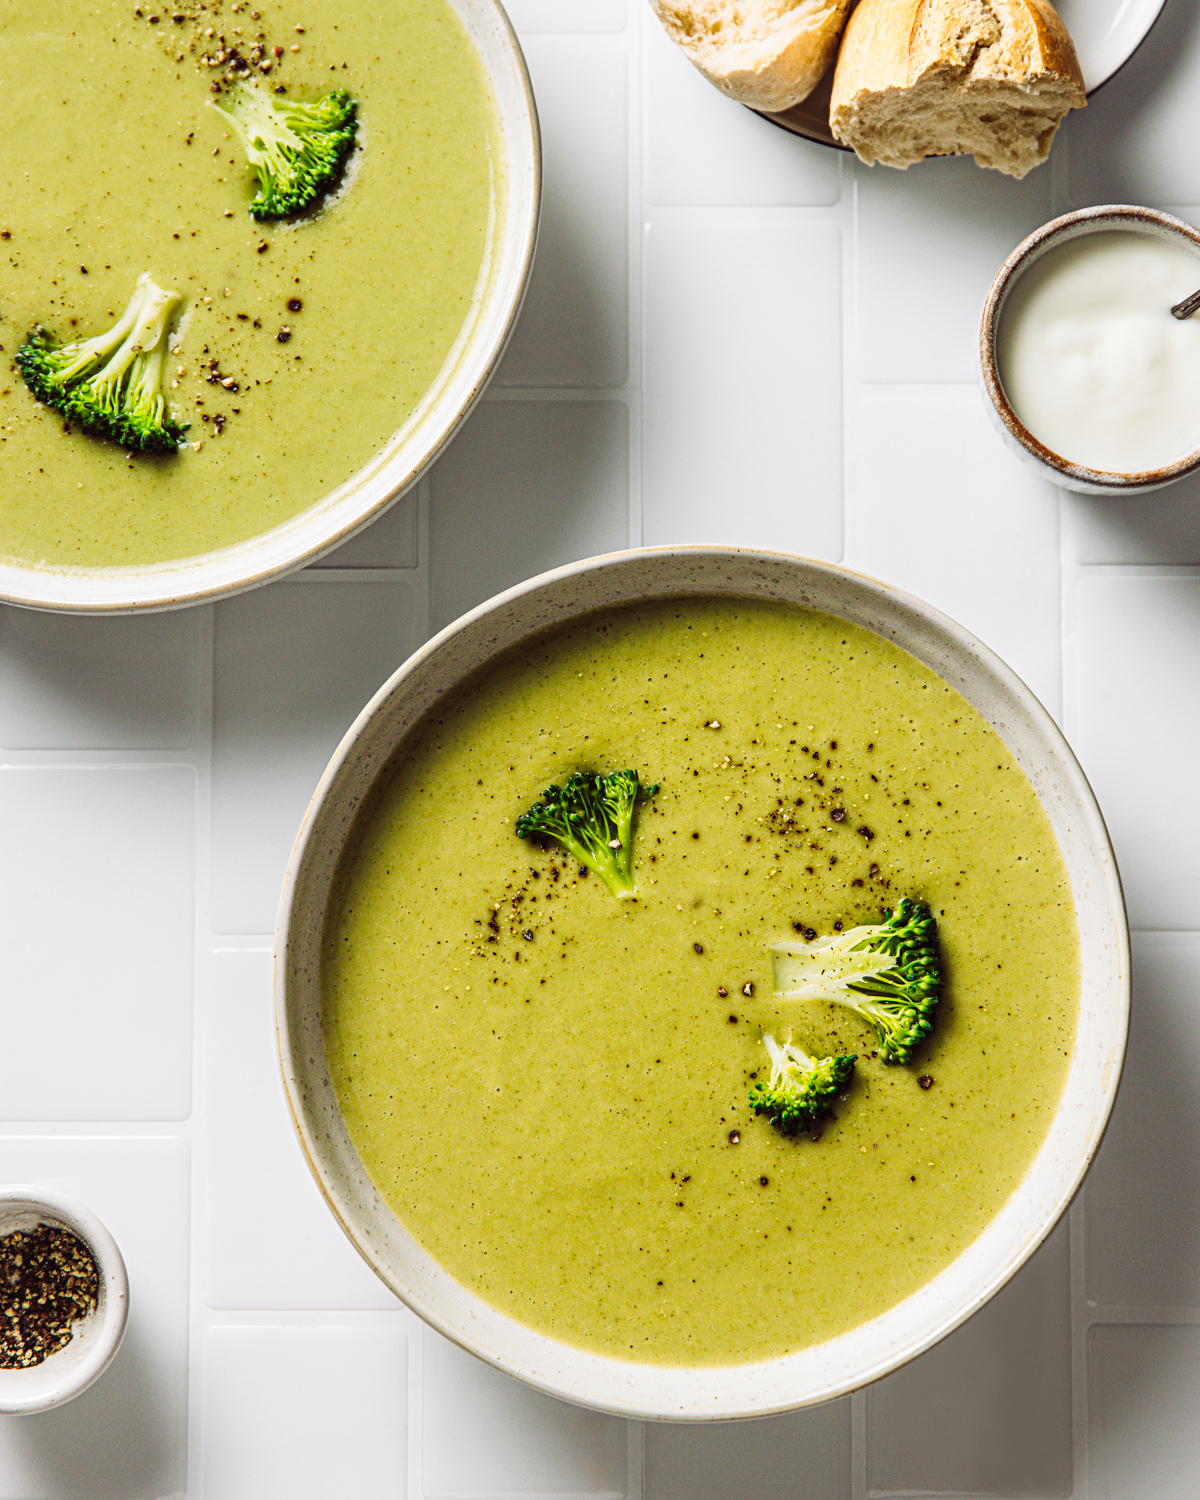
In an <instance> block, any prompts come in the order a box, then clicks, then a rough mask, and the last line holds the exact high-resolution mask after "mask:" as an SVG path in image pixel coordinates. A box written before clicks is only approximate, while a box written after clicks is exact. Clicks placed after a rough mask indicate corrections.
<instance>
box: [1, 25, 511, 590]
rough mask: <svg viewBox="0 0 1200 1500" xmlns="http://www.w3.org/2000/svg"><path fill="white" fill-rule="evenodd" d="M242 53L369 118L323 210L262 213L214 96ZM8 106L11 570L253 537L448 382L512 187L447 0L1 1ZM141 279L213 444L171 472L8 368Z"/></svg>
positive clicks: (196, 424)
mask: <svg viewBox="0 0 1200 1500" xmlns="http://www.w3.org/2000/svg"><path fill="white" fill-rule="evenodd" d="M176 15H178V16H180V17H182V18H183V19H182V20H181V21H179V22H176V21H174V20H173V17H174V16H176ZM151 18H153V20H152V19H151ZM210 31H211V33H212V35H211V36H210V35H209V32H210ZM260 36H261V37H262V38H263V41H262V42H259V41H258V40H257V39H258V38H259V37H260ZM222 39H224V45H222ZM256 45H258V46H259V47H261V48H263V49H265V51H264V53H263V61H265V62H266V63H268V64H269V71H267V72H263V71H262V67H261V64H260V63H259V62H257V61H254V62H252V61H251V59H252V55H254V56H257V55H258V54H254V48H255V46H256ZM234 47H236V48H238V49H239V50H240V53H241V55H243V56H244V57H245V58H246V59H247V62H248V64H250V65H251V66H252V69H253V76H254V78H255V79H256V80H257V82H258V83H259V85H260V86H261V87H262V88H264V89H269V90H274V89H276V88H284V89H286V91H287V97H288V98H289V99H295V100H299V101H312V100H315V99H317V98H319V97H320V96H321V95H322V94H324V93H326V92H327V91H329V90H330V89H333V88H341V89H346V90H348V91H349V92H350V93H351V94H352V95H353V97H354V98H355V99H356V100H357V101H358V107H359V137H358V141H359V149H358V150H356V151H355V153H354V154H353V156H352V158H351V160H350V163H349V167H348V171H347V175H346V179H345V181H344V183H343V184H342V186H341V187H340V188H339V189H338V191H337V192H336V193H334V194H333V195H332V197H331V198H330V199H329V201H328V202H327V203H326V204H325V205H324V207H323V208H322V209H321V210H320V211H318V212H316V213H315V214H312V215H311V216H307V217H305V216H302V217H300V218H298V219H296V220H294V221H274V222H265V223H256V222H255V221H254V220H253V219H252V218H251V217H250V215H249V213H248V211H247V208H248V204H249V202H250V199H251V197H252V196H253V194H254V191H255V182H254V179H253V177H252V175H251V174H250V172H249V171H248V169H247V165H246V158H245V153H244V151H243V150H242V147H241V144H240V142H239V141H238V140H237V139H236V138H235V137H233V136H232V134H231V132H230V127H229V124H228V122H227V121H226V120H225V119H224V118H223V117H222V116H221V115H220V114H218V113H217V111H216V110H214V109H209V108H207V107H206V101H207V100H208V99H210V98H213V97H216V96H215V95H214V94H213V93H212V92H211V89H212V84H213V81H214V80H215V79H220V78H223V77H225V76H227V74H228V56H229V49H232V48H234ZM276 48H278V50H279V55H278V56H276ZM218 56H220V57H224V58H225V59H226V62H225V63H224V64H217V63H215V62H214V64H213V66H211V67H210V66H209V65H208V63H207V62H206V61H205V59H206V58H207V59H215V58H217V57H218ZM0 95H2V96H3V98H4V100H5V122H4V130H3V135H2V139H0V236H3V237H2V238H0V351H2V352H0V361H2V363H0V472H2V473H3V480H4V482H3V484H0V557H3V558H4V559H5V560H8V561H13V562H19V563H24V564H32V565H35V566H37V565H47V566H84V567H97V566H116V565H130V564H143V563H154V562H162V561H165V560H168V559H172V558H184V557H192V556H197V555H200V554H203V553H206V552H209V551H212V550H214V549H218V548H221V547H225V546H228V545H230V544H232V543H235V542H238V541H241V540H243V539H245V538H247V537H251V536H255V535H258V534H259V533H261V532H264V531H267V530H269V529H270V528H271V527H273V526H275V525H277V524H279V523H280V522H282V521H285V520H287V519H288V518H290V517H292V516H295V515H297V514H298V513H299V512H301V511H302V510H305V509H306V508H307V507H309V506H310V505H312V504H313V503H314V502H316V501H318V500H320V499H322V498H323V497H324V496H325V495H327V494H329V493H331V492H332V491H333V490H335V489H336V488H337V487H338V486H339V485H341V484H343V483H344V482H346V481H347V480H349V479H350V478H351V476H352V475H354V474H355V473H356V472H357V471H358V470H360V469H361V468H362V467H363V466H364V465H365V464H367V463H368V461H370V460H371V459H372V458H373V456H374V455H376V454H377V453H379V451H380V450H381V449H382V448H383V447H384V446H385V444H386V443H387V442H388V440H389V439H390V438H391V436H392V435H393V434H394V433H396V432H397V431H398V430H399V429H401V428H402V426H403V425H404V423H405V422H406V421H407V420H408V419H409V418H410V417H411V416H412V414H413V412H414V410H415V409H416V408H417V407H418V405H419V403H420V402H421V400H422V398H423V397H424V396H425V395H426V393H427V392H428V391H429V390H430V388H431V387H433V386H434V384H435V383H436V382H437V380H438V377H439V374H440V372H442V370H443V367H444V366H445V365H446V363H447V360H448V358H449V357H451V351H452V350H453V348H454V346H455V341H456V340H457V339H458V338H459V335H460V333H461V332H462V331H463V329H464V326H465V325H466V324H467V323H468V321H469V320H470V318H471V316H472V312H473V308H474V306H475V302H476V295H477V291H478V290H479V288H480V286H481V280H482V279H485V278H486V271H487V263H488V253H489V246H490V243H491V237H492V234H493V232H494V222H495V214H496V212H497V210H498V207H499V204H500V199H501V198H502V193H503V182H502V167H501V161H500V155H499V148H498V142H499V134H498V124H497V120H496V117H495V111H494V106H493V101H492V98H491V95H490V92H489V87H488V83H487V80H486V77H485V75H484V72H483V67H482V64H481V62H480V60H479V57H478V55H477V53H476V51H475V49H474V47H473V45H472V43H471V42H470V40H469V39H468V37H467V35H466V33H465V31H464V30H463V28H462V25H461V23H460V22H459V21H458V19H457V17H456V16H455V15H454V13H453V12H452V10H451V8H450V6H449V5H448V4H447V3H446V0H386V3H385V4H382V5H378V6H376V5H344V4H341V3H339V0H262V3H256V4H254V5H253V7H252V6H251V5H250V4H248V3H242V0H186V3H182V4H181V5H180V6H179V7H166V8H165V9H163V8H156V7H154V6H142V7H140V8H137V9H135V4H134V0H71V3H70V4H61V5H51V6H47V5H46V4H45V3H44V0H5V3H4V4H3V6H0ZM143 271H148V272H150V274H151V275H152V276H153V277H154V279H155V280H156V281H157V282H158V284H159V285H160V286H163V287H172V288H174V289H175V290H177V291H179V292H180V293H182V295H183V296H184V298H185V300H186V308H185V310H184V312H183V321H182V324H181V329H180V333H181V338H180V344H179V348H178V351H177V354H176V356H173V357H172V359H171V361H170V378H169V380H168V382H167V386H168V389H167V395H168V396H169V398H170V400H171V403H172V405H173V407H174V410H175V413H176V415H177V416H178V417H179V418H180V419H182V420H185V421H188V422H190V423H191V431H190V432H189V433H188V438H189V439H190V441H191V442H193V443H195V442H199V443H200V444H201V446H200V447H199V448H198V449H197V448H194V447H191V446H189V447H187V448H185V449H184V450H182V451H181V452H180V453H178V454H171V455H168V456H165V457H163V456H157V457H155V456H142V455H138V456H133V457H131V456H130V455H129V454H128V453H126V452H125V450H123V449H121V448H119V447H117V446H115V445H114V444H112V443H109V442H105V441H104V440H102V439H97V438H94V437H88V436H85V435H83V434H81V433H78V432H71V433H69V434H67V433H64V431H63V422H62V418H61V417H60V416H59V415H58V414H57V413H56V412H53V411H50V410H48V409H47V408H45V407H42V406H38V405H37V404H36V403H35V401H34V399H33V397H32V396H31V395H30V394H29V392H28V391H27V390H26V388H25V386H24V384H23V383H22V380H21V377H20V375H19V374H18V373H17V372H16V371H15V369H14V368H13V367H12V358H13V355H14V354H15V352H16V350H17V348H18V346H19V345H20V343H21V341H22V340H23V339H24V338H25V336H26V335H27V334H28V333H29V331H30V330H31V329H32V328H33V327H34V325H35V324H38V323H41V324H44V325H45V326H46V327H47V328H49V330H50V331H51V333H52V334H53V335H54V336H55V338H56V339H57V340H59V341H62V342H67V341H69V340H73V339H78V338H86V337H91V336H92V335H94V334H99V333H102V332H104V331H105V330H106V329H108V328H109V327H111V326H112V324H113V323H114V321H115V320H116V317H117V316H118V315H119V314H120V312H121V311H122V309H123V308H124V307H125V304H126V303H127V301H128V300H129V297H130V294H131V293H132V291H133V286H134V282H135V281H136V279H137V277H138V275H139V274H140V273H141V272H143ZM214 377H215V378H214ZM224 382H229V383H228V384H226V383H224Z"/></svg>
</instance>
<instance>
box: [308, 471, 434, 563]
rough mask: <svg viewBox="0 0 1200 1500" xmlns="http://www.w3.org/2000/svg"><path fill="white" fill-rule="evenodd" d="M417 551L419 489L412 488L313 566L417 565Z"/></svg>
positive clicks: (418, 559) (418, 560)
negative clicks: (363, 529) (363, 528)
mask: <svg viewBox="0 0 1200 1500" xmlns="http://www.w3.org/2000/svg"><path fill="white" fill-rule="evenodd" d="M419 562H420V558H419V556H418V552H417V491H416V489H415V488H414V489H411V490H409V492H408V494H407V495H402V496H401V497H400V499H399V500H397V501H396V503H395V504H394V505H393V506H392V507H391V509H390V510H386V511H384V513H383V515H382V516H380V517H379V519H378V520H377V521H373V522H372V523H371V525H370V526H368V527H367V529H366V530H365V531H360V532H359V533H358V535H357V536H352V537H351V538H350V540H349V541H348V542H343V543H342V545H341V546H340V547H336V548H335V549H334V550H333V551H332V552H331V553H329V555H328V556H327V557H323V558H321V560H320V561H319V562H315V563H313V565H312V566H313V567H314V568H415V567H417V565H418V563H419Z"/></svg>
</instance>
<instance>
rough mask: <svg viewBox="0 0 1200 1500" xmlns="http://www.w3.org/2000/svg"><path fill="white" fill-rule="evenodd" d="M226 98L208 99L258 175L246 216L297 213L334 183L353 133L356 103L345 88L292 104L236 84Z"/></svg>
mask: <svg viewBox="0 0 1200 1500" xmlns="http://www.w3.org/2000/svg"><path fill="white" fill-rule="evenodd" d="M227 98H228V102H227V103H224V104H218V103H217V101H216V100H215V99H214V100H210V103H211V104H212V106H213V108H214V109H217V110H219V111H220V112H221V114H223V115H224V116H225V118H226V119H227V120H228V121H229V123H230V124H231V125H232V126H233V128H234V130H236V131H237V133H238V136H239V138H240V140H241V142H242V145H243V146H244V147H245V148H246V155H247V156H248V157H249V158H250V165H251V167H253V169H254V171H255V172H256V173H257V175H258V192H257V193H256V194H255V196H254V198H253V199H252V200H251V202H250V213H251V215H252V217H254V218H256V219H283V218H286V217H287V216H288V215H289V214H295V213H299V212H300V210H301V209H304V208H307V207H308V205H309V204H310V203H311V202H312V201H313V200H314V199H315V198H318V197H319V196H320V195H321V194H322V193H323V192H324V191H325V190H326V188H328V187H330V186H331V185H332V184H333V183H334V182H335V181H336V179H337V176H338V173H339V172H340V171H341V170H342V166H343V164H344V162H345V160H346V157H347V156H348V155H349V154H350V151H351V148H352V147H353V145H354V138H355V136H356V135H357V133H358V120H357V118H356V111H357V109H358V105H357V104H356V103H355V102H354V100H353V99H351V97H350V95H349V94H348V93H346V91H345V89H334V90H333V92H332V93H329V94H326V95H325V97H324V98H323V99H319V100H318V101H317V103H316V104H295V103H293V102H292V101H291V100H290V99H278V98H272V96H271V95H270V94H264V93H263V91H262V90H261V89H258V88H255V86H254V85H253V84H251V83H245V82H240V83H238V84H237V85H236V86H235V87H234V89H233V90H232V92H231V93H230V94H229V95H228V96H227Z"/></svg>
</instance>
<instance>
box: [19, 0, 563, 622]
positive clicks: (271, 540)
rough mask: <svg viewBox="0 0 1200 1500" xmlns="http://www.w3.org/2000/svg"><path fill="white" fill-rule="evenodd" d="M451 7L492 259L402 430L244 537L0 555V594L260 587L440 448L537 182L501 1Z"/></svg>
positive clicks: (519, 292)
mask: <svg viewBox="0 0 1200 1500" xmlns="http://www.w3.org/2000/svg"><path fill="white" fill-rule="evenodd" d="M393 3H399V0H393ZM449 4H450V5H451V6H452V7H453V9H454V10H455V12H456V14H457V15H458V16H459V19H460V20H461V21H462V23H463V26H464V28H465V29H466V31H467V34H468V35H469V37H470V38H471V40H472V43H473V45H474V47H475V49H476V52H477V54H478V56H479V58H480V60H481V63H482V65H483V67H484V70H485V72H486V74H487V76H488V78H489V81H490V85H491V89H492V95H493V99H494V101H495V105H496V114H497V118H498V123H499V132H498V133H499V145H498V151H499V154H500V157H501V162H500V170H501V171H502V172H503V179H504V181H503V189H502V191H501V192H500V193H499V194H498V198H497V223H496V233H495V240H494V243H493V248H492V254H491V264H490V267H489V268H488V272H487V279H486V285H485V289H484V290H483V291H482V292H481V294H480V297H479V302H478V304H477V310H476V312H475V314H474V320H473V322H472V323H471V324H470V326H469V327H466V328H464V333H463V334H462V335H460V340H461V342H460V344H458V345H456V347H455V349H454V350H453V351H452V352H451V355H450V356H449V357H448V359H447V362H446V365H445V366H444V368H443V370H442V371H441V373H440V375H439V376H438V379H437V381H435V383H434V386H433V388H432V390H431V392H430V393H429V394H428V395H427V396H426V398H425V399H424V400H423V402H422V403H421V404H420V405H419V406H418V408H417V411H416V412H415V413H414V414H413V415H412V416H411V417H410V418H409V420H408V422H407V423H406V424H405V427H404V428H402V429H401V431H400V433H399V434H396V435H394V436H393V437H392V438H391V439H390V440H389V442H388V443H387V444H385V445H384V448H383V449H382V450H381V451H380V453H377V454H376V455H374V456H373V457H372V458H371V459H369V460H368V461H367V463H366V464H365V465H364V466H363V468H362V469H361V470H359V472H358V473H356V474H354V475H352V476H351V477H350V478H349V479H348V480H347V481H346V482H345V483H344V484H342V485H340V486H338V487H337V488H336V489H334V490H333V491H331V493H330V494H328V495H326V496H324V497H323V498H321V499H318V500H317V501H315V502H314V503H313V504H312V505H310V506H308V507H306V508H305V509H304V510H303V511H301V512H300V513H299V514H298V515H295V516H292V517H290V518H289V519H287V520H286V521H283V522H281V523H280V524H279V525H278V526H274V527H271V528H270V529H268V530H266V531H263V532H259V533H257V534H256V535H255V536H252V537H247V538H246V539H245V540H244V541H241V542H237V543H235V544H233V545H231V546H228V547H222V548H220V549H218V550H215V551H212V552H206V553H201V554H197V555H196V556H194V557H185V558H177V559H171V560H168V561H165V562H161V563H149V564H145V565H140V566H135V567H107V568H99V567H97V568H75V567H50V566H46V567H35V566H25V565H21V564H17V563H13V562H3V561H0V602H4V603H8V604H15V605H20V606H24V607H26V608H30V609H42V610H54V611H61V612H63V613H69V614H88V615H110V614H135V613H147V612H152V611H158V610H167V609H179V608H183V607H185V606H188V605H193V604H203V603H209V602H212V601H213V600H215V599H220V598H224V597H227V596H229V595H231V594H236V593H241V592H243V591H245V590H247V589H252V588H259V587H261V586H262V585H263V584H267V583H271V582H272V581H273V580H275V579H277V578H282V577H284V576H286V575H287V574H288V573H291V572H294V571H295V570H296V569H297V568H302V567H305V566H307V565H308V564H310V563H313V562H315V561H316V560H317V559H318V558H321V557H324V556H325V555H326V554H327V553H329V552H332V551H333V550H334V549H335V548H337V547H340V546H341V545H342V544H343V543H344V542H346V541H348V540H349V539H350V538H351V537H352V536H354V535H355V534H356V533H358V532H359V531H361V530H362V529H363V528H364V527H366V526H369V525H370V524H371V522H372V521H374V520H376V519H377V518H378V517H379V516H380V515H381V514H382V513H383V512H384V511H385V510H387V508H388V507H389V506H390V505H392V504H393V503H394V502H395V501H396V500H398V499H399V498H400V496H401V495H403V494H404V493H405V492H406V491H408V490H409V489H411V488H412V486H413V485H415V484H416V483H417V482H418V481H419V480H420V479H421V477H422V476H423V475H424V474H425V473H426V472H427V471H428V469H429V467H430V466H431V465H432V464H433V463H434V462H435V460H436V459H437V458H438V457H439V456H440V455H441V454H442V452H443V451H444V450H445V448H446V447H447V445H448V444H449V443H450V441H451V440H452V438H453V437H454V436H455V434H456V433H457V432H458V430H459V429H460V427H461V426H462V424H463V423H464V422H465V421H466V419H467V417H468V416H469V415H470V413H471V412H472V411H473V410H474V408H475V406H476V404H477V402H478V401H479V398H480V397H481V396H482V395H483V392H484V390H485V389H486V387H487V384H488V382H489V381H490V379H491V377H492V375H493V373H494V372H495V369H496V366H497V365H498V364H499V361H500V358H501V356H502V355H503V353H504V350H505V348H506V347H507V345H508V342H509V339H510V338H511V336H512V332H513V329H514V328H515V327H516V322H517V317H518V315H519V313H520V310H521V306H522V303H523V302H524V299H525V293H526V290H527V288H528V285H529V276H530V271H531V269H532V266H533V256H534V250H535V248H536V245H537V237H538V223H539V216H540V211H541V181H542V165H541V137H540V133H539V128H538V116H537V106H536V104H535V102H534V97H533V87H532V85H531V84H530V81H529V72H528V69H527V68H526V65H525V58H524V54H523V53H522V51H521V46H520V43H519V42H518V40H517V37H516V33H515V32H514V31H513V28H512V24H511V22H510V21H509V19H508V16H507V14H506V12H505V10H504V8H503V6H502V5H501V4H500V3H499V0H449ZM481 281H482V278H481ZM335 416H336V409H335Z"/></svg>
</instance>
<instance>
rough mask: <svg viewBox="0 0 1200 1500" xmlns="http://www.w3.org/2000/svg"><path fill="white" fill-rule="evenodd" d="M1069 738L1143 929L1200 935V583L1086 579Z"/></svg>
mask: <svg viewBox="0 0 1200 1500" xmlns="http://www.w3.org/2000/svg"><path fill="white" fill-rule="evenodd" d="M1069 630H1070V637H1069V641H1068V658H1067V676H1068V684H1069V695H1068V700H1067V715H1066V728H1067V734H1068V737H1069V738H1070V740H1071V742H1072V744H1073V745H1074V747H1075V750H1076V752H1077V754H1078V755H1079V757H1080V760H1081V761H1082V763H1083V768H1084V770H1085V771H1086V772H1087V774H1088V776H1089V777H1090V778H1091V781H1092V785H1093V787H1094V788H1095V791H1096V794H1097V796H1098V797H1099V799H1100V805H1101V807H1102V808H1103V810H1104V816H1105V818H1106V820H1107V822H1108V828H1109V833H1110V834H1111V835H1112V840H1113V843H1114V845H1115V846H1116V851H1117V860H1118V863H1119V864H1120V867H1121V873H1122V875H1123V877H1124V881H1125V898H1126V901H1127V903H1128V906H1129V916H1130V921H1131V922H1132V923H1133V925H1134V927H1144V928H1150V929H1180V928H1191V929H1195V928H1197V927H1200V866H1198V865H1197V863H1196V859H1195V856H1194V850H1193V844H1192V840H1191V831H1192V829H1193V828H1195V827H1196V825H1197V820H1198V819H1200V783H1198V782H1197V780H1196V777H1195V775H1194V772H1193V762H1194V759H1195V746H1196V744H1197V743H1200V741H1198V738H1197V737H1198V736H1200V658H1198V657H1197V655H1196V650H1195V640H1196V636H1197V631H1198V630H1200V576H1197V575H1195V574H1193V573H1189V574H1184V575H1179V574H1169V573H1168V574H1155V573H1148V572H1144V571H1141V570H1130V571H1125V570H1115V571H1111V572H1110V571H1104V572H1099V573H1097V574H1093V575H1088V576H1085V577H1083V578H1082V579H1081V581H1080V582H1079V584H1078V587H1077V589H1076V593H1075V599H1074V604H1073V608H1072V610H1071V613H1070V615H1069Z"/></svg>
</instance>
